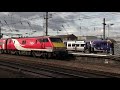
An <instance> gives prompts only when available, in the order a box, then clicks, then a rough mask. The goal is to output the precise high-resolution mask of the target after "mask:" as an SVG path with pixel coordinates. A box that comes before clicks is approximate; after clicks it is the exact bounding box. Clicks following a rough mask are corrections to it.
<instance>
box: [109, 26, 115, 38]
mask: <svg viewBox="0 0 120 90" xmlns="http://www.w3.org/2000/svg"><path fill="white" fill-rule="evenodd" d="M113 25H114V24H108V37H109V30H110V26H113Z"/></svg>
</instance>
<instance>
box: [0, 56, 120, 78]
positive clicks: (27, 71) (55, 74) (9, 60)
mask: <svg viewBox="0 0 120 90" xmlns="http://www.w3.org/2000/svg"><path fill="white" fill-rule="evenodd" d="M18 57H19V58H16V57H14V56H12V57H5V56H1V57H0V68H7V69H10V70H13V71H16V72H18V73H19V74H21V75H23V77H37V78H40V77H41V78H111V77H120V75H119V74H115V73H114V74H113V73H108V72H102V71H97V70H88V69H83V68H81V69H80V68H79V69H76V68H73V67H67V66H64V65H57V64H52V63H47V62H40V61H39V63H38V62H37V61H36V60H29V59H30V58H28V59H26V58H25V57H21V58H20V56H18ZM31 59H33V58H31Z"/></svg>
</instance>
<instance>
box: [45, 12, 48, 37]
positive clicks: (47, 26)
mask: <svg viewBox="0 0 120 90" xmlns="http://www.w3.org/2000/svg"><path fill="white" fill-rule="evenodd" d="M45 19H46V36H47V35H48V12H46V17H45Z"/></svg>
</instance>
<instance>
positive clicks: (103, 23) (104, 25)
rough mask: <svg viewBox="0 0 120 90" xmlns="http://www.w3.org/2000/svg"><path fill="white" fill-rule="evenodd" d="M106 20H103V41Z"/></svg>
mask: <svg viewBox="0 0 120 90" xmlns="http://www.w3.org/2000/svg"><path fill="white" fill-rule="evenodd" d="M105 25H106V23H105V18H103V40H105Z"/></svg>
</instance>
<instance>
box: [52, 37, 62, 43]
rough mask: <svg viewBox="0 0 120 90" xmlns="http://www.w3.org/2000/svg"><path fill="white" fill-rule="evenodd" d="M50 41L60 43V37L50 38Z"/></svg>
mask: <svg viewBox="0 0 120 90" xmlns="http://www.w3.org/2000/svg"><path fill="white" fill-rule="evenodd" d="M50 40H51V42H57V43H61V42H62V40H61V38H50Z"/></svg>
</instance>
